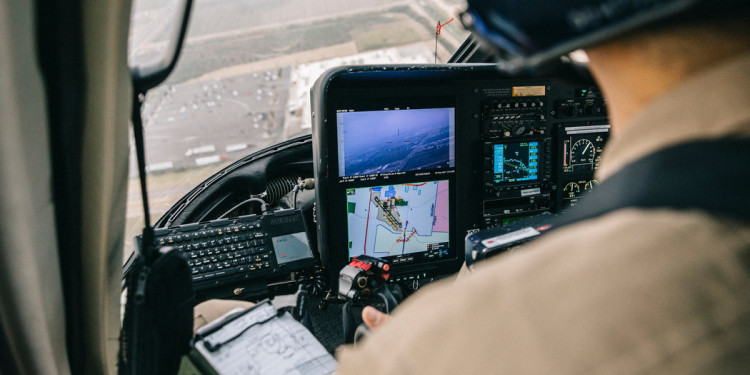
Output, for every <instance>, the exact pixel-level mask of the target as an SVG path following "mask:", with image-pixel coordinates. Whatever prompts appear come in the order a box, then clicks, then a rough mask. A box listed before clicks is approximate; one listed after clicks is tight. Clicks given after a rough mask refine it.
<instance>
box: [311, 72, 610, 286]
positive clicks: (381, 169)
mask: <svg viewBox="0 0 750 375" xmlns="http://www.w3.org/2000/svg"><path fill="white" fill-rule="evenodd" d="M312 102H313V111H314V117H313V153H314V158H315V160H316V171H315V172H316V175H315V177H316V180H317V191H316V200H317V216H318V221H317V225H318V244H319V249H320V252H321V257H322V258H323V259H322V260H323V263H324V265H325V266H327V267H329V268H330V269H340V268H341V267H343V266H344V265H345V264H347V263H348V262H349V260H350V259H351V258H354V257H356V256H358V255H373V256H377V257H382V258H385V259H387V260H389V262H390V263H391V264H392V271H391V274H392V276H393V277H394V278H396V279H398V278H403V277H407V278H408V277H409V276H410V275H417V276H419V277H421V278H424V277H428V278H429V277H430V276H431V275H439V274H444V273H449V272H454V271H456V270H457V269H458V267H460V264H461V260H462V259H463V257H462V255H463V254H464V249H463V248H462V247H463V239H464V237H465V236H466V234H467V233H471V232H473V231H476V230H480V229H486V228H491V227H495V226H498V225H502V224H504V223H506V222H509V221H512V220H515V219H517V218H522V217H526V216H530V215H533V214H537V213H541V212H547V211H549V212H560V211H562V210H564V209H566V208H567V207H570V206H572V205H575V204H576V202H577V200H578V199H579V198H580V196H581V195H582V194H583V193H584V192H585V191H587V190H591V189H593V188H595V186H596V183H597V182H596V180H595V179H594V173H595V172H596V170H597V169H598V168H599V163H600V160H601V153H602V152H603V149H604V147H606V146H605V144H606V141H607V139H608V135H609V122H608V120H607V117H606V103H605V101H604V99H603V98H602V96H601V94H600V93H599V91H598V89H597V88H596V87H594V86H592V84H591V83H581V84H574V83H569V82H567V81H560V80H553V79H519V78H511V77H507V76H503V75H502V74H501V73H500V72H498V71H497V70H496V69H495V67H494V66H493V65H460V66H455V65H454V66H423V67H415V66H387V67H383V66H377V67H376V66H360V67H342V68H337V69H334V70H331V71H328V72H327V73H326V74H324V75H323V76H322V77H321V78H320V79H319V80H318V82H317V83H316V85H315V86H314V87H313V89H312ZM415 277H416V276H415Z"/></svg>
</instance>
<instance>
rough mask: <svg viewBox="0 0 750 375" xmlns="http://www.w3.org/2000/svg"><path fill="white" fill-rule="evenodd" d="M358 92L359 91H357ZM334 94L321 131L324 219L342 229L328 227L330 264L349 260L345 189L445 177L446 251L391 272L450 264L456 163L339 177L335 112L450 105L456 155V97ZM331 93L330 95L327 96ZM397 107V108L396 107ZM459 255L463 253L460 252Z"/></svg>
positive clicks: (455, 249)
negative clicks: (325, 171)
mask: <svg viewBox="0 0 750 375" xmlns="http://www.w3.org/2000/svg"><path fill="white" fill-rule="evenodd" d="M358 93H360V95H361V91H359V92H358ZM338 94H340V95H335V98H336V100H335V103H336V104H335V106H331V107H329V110H328V112H327V118H328V124H327V129H328V131H327V132H326V133H327V134H324V136H325V138H326V143H327V144H328V145H329V148H328V153H327V156H328V160H327V165H328V168H329V169H328V171H329V182H328V184H327V191H326V195H327V196H328V200H327V209H326V210H327V214H326V216H327V220H328V221H329V222H330V223H338V224H340V227H345V228H347V229H346V230H333V229H331V228H329V229H328V230H329V232H328V238H327V240H328V241H327V242H328V247H329V251H330V252H331V253H332V255H333V257H332V259H329V263H331V266H332V267H335V268H339V269H340V268H341V267H343V266H344V265H345V264H346V263H347V262H348V261H349V260H350V258H349V249H348V225H347V216H346V215H347V213H346V212H347V211H346V203H347V199H346V189H349V188H364V187H372V186H383V185H399V184H407V183H415V182H424V181H435V180H447V181H448V184H449V186H448V197H449V198H448V201H449V202H448V205H449V207H448V210H449V216H450V218H449V233H450V235H449V241H448V243H449V247H450V248H449V249H448V253H447V254H446V255H445V256H443V257H442V258H439V259H417V258H415V259H413V260H411V261H408V262H398V263H394V264H393V267H392V271H391V273H392V274H394V275H399V274H408V273H411V272H416V271H420V272H421V271H430V270H433V269H435V270H437V269H438V268H439V267H440V266H441V264H442V263H450V265H454V264H456V262H457V259H459V254H458V241H459V239H458V238H457V236H456V209H457V207H456V166H455V165H456V164H457V163H458V161H454V166H453V167H451V168H445V169H436V170H416V171H408V172H394V173H385V174H380V175H359V176H346V177H339V176H338V175H339V173H338V166H339V155H338V134H337V128H338V124H337V123H336V121H337V113H338V112H340V111H355V112H357V111H378V110H402V109H404V110H405V109H428V108H453V109H454V110H453V115H454V118H453V127H454V129H453V132H452V133H453V136H454V140H453V145H452V147H454V151H453V155H454V157H456V151H455V147H456V144H458V141H459V139H458V138H459V135H458V134H457V133H458V131H457V130H458V129H456V127H457V122H458V121H457V118H458V116H459V114H458V111H457V109H458V105H457V98H456V96H452V95H451V96H446V95H426V96H421V97H413V96H409V97H398V96H396V95H391V96H389V97H374V96H369V95H368V96H367V97H366V98H364V97H358V96H357V95H356V94H352V95H347V94H346V91H345V90H342V92H340V93H338ZM331 96H334V95H331ZM396 108H398V109H396ZM460 255H461V256H463V254H460ZM395 259H396V258H394V257H387V258H386V260H389V261H391V262H392V263H393V262H394V260H395Z"/></svg>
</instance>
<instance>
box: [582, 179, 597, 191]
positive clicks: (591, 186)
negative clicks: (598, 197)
mask: <svg viewBox="0 0 750 375" xmlns="http://www.w3.org/2000/svg"><path fill="white" fill-rule="evenodd" d="M596 185H599V181H597V180H591V181H589V182H587V183H586V185H584V186H583V188H584V189H586V191H589V190H594V188H595V187H596Z"/></svg>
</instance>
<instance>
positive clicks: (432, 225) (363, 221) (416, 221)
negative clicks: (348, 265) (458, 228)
mask: <svg viewBox="0 0 750 375" xmlns="http://www.w3.org/2000/svg"><path fill="white" fill-rule="evenodd" d="M448 194H449V181H447V180H443V181H427V182H419V183H413V184H399V185H384V186H372V187H364V188H351V189H346V196H347V197H346V205H347V208H346V210H347V215H346V216H347V222H348V223H347V229H348V238H349V241H348V243H349V258H350V259H351V258H353V257H357V256H359V255H362V254H367V255H372V256H376V257H381V258H382V257H390V256H400V255H409V254H417V253H425V252H428V253H429V254H427V255H425V256H428V257H430V258H432V257H441V256H443V255H447V251H448V248H449V241H450V225H449V224H450V222H449V221H450V220H449V212H448V211H449V195H448ZM430 255H431V256H430Z"/></svg>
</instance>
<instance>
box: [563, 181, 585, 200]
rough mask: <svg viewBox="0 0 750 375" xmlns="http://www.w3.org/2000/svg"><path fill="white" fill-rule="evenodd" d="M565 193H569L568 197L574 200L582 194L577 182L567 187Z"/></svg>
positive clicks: (564, 189) (570, 183)
mask: <svg viewBox="0 0 750 375" xmlns="http://www.w3.org/2000/svg"><path fill="white" fill-rule="evenodd" d="M563 191H564V192H565V193H567V196H568V197H571V198H572V197H575V196H576V195H577V194H578V193H580V192H581V186H580V185H578V184H577V183H575V182H569V183H568V184H567V185H565V187H564V188H563Z"/></svg>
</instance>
